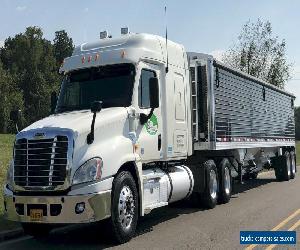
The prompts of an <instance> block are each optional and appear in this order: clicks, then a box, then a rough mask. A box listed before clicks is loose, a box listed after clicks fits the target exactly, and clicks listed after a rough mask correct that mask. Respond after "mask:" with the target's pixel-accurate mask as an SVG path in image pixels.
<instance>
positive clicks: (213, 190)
mask: <svg viewBox="0 0 300 250" xmlns="http://www.w3.org/2000/svg"><path fill="white" fill-rule="evenodd" d="M209 179H210V182H209V186H210V190H209V191H210V196H211V198H213V199H216V197H217V191H218V182H217V175H216V172H215V171H214V170H210V172H209Z"/></svg>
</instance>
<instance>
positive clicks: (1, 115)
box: [0, 61, 23, 133]
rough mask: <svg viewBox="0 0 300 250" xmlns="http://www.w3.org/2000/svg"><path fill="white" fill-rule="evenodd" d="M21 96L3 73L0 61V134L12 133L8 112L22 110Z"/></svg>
mask: <svg viewBox="0 0 300 250" xmlns="http://www.w3.org/2000/svg"><path fill="white" fill-rule="evenodd" d="M22 97H23V95H22V92H20V91H19V90H18V88H17V86H16V83H15V82H14V81H13V79H12V77H11V75H10V74H9V72H7V71H5V70H4V69H3V67H2V63H1V61H0V132H1V133H7V132H8V131H10V132H12V131H13V129H12V128H11V126H12V124H11V122H10V120H9V114H10V111H11V110H13V109H16V108H21V109H22V108H23V99H22Z"/></svg>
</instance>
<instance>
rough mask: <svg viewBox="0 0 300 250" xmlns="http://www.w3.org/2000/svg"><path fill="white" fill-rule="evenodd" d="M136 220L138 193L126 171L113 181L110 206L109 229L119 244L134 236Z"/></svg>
mask: <svg viewBox="0 0 300 250" xmlns="http://www.w3.org/2000/svg"><path fill="white" fill-rule="evenodd" d="M137 220H138V193H137V188H136V184H135V181H134V179H133V177H132V175H131V174H130V173H129V172H128V171H124V172H121V173H119V174H118V175H117V177H116V178H115V179H114V183H113V188H112V204H111V218H110V223H111V229H112V233H113V237H114V238H115V239H116V241H117V242H119V243H125V242H127V241H129V240H130V239H131V238H132V237H133V236H134V234H135V230H136V225H137Z"/></svg>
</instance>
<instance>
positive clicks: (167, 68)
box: [165, 6, 169, 73]
mask: <svg viewBox="0 0 300 250" xmlns="http://www.w3.org/2000/svg"><path fill="white" fill-rule="evenodd" d="M165 22H166V53H167V66H166V73H168V72H169V55H168V25H167V6H165Z"/></svg>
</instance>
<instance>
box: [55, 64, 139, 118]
mask: <svg viewBox="0 0 300 250" xmlns="http://www.w3.org/2000/svg"><path fill="white" fill-rule="evenodd" d="M134 76H135V68H134V65H132V64H115V65H109V66H101V67H98V68H89V69H82V70H78V71H74V72H71V73H70V74H68V75H67V76H66V77H65V78H64V80H63V83H62V86H61V91H60V95H59V98H58V102H57V106H56V113H61V112H65V111H72V110H82V109H90V108H91V104H92V103H93V102H94V101H102V107H103V108H109V107H128V106H130V105H131V98H132V89H133V83H134Z"/></svg>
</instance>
